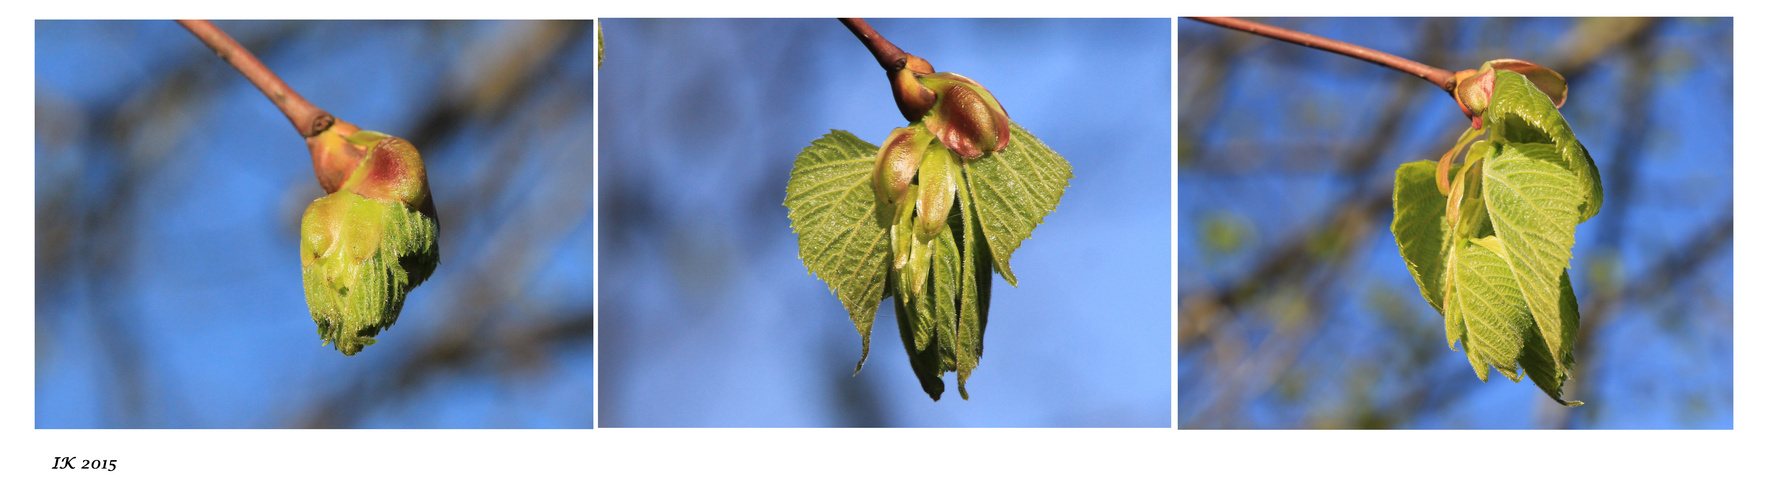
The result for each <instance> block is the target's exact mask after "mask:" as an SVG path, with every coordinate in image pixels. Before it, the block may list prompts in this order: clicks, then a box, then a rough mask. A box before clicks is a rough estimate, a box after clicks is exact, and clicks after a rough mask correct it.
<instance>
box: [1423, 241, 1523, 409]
mask: <svg viewBox="0 0 1767 500" xmlns="http://www.w3.org/2000/svg"><path fill="white" fill-rule="evenodd" d="M1500 251H1502V243H1501V242H1498V241H1496V239H1495V238H1484V239H1481V240H1476V241H1472V242H1463V243H1459V244H1458V246H1457V247H1456V248H1455V256H1454V263H1453V267H1454V290H1453V291H1452V292H1451V293H1450V294H1449V300H1448V304H1447V305H1448V307H1449V309H1450V312H1449V313H1448V314H1446V315H1445V316H1446V318H1447V319H1448V320H1449V321H1448V323H1447V329H1448V331H1449V333H1450V334H1454V333H1459V334H1460V336H1459V340H1460V341H1461V344H1462V346H1463V347H1464V348H1465V349H1466V353H1467V359H1468V360H1469V361H1471V362H1472V364H1473V369H1474V370H1476V371H1477V372H1478V374H1479V380H1485V379H1486V371H1485V365H1486V364H1489V365H1491V366H1495V367H1497V371H1500V372H1503V375H1504V376H1506V377H1509V379H1510V380H1518V381H1519V380H1521V377H1520V375H1519V374H1517V373H1516V369H1517V364H1516V361H1517V358H1520V357H1521V352H1522V345H1523V343H1524V342H1525V341H1526V340H1525V339H1526V336H1527V335H1528V334H1529V332H1530V331H1531V330H1533V327H1534V319H1533V316H1531V315H1529V313H1528V308H1527V305H1526V303H1524V302H1523V301H1522V293H1521V288H1520V287H1519V286H1518V285H1517V284H1516V280H1515V275H1514V274H1513V273H1511V272H1510V270H1509V263H1508V262H1507V261H1506V260H1505V259H1504V258H1503V256H1502V255H1501V254H1499V253H1498V252H1500ZM1449 347H1453V340H1450V341H1449Z"/></svg>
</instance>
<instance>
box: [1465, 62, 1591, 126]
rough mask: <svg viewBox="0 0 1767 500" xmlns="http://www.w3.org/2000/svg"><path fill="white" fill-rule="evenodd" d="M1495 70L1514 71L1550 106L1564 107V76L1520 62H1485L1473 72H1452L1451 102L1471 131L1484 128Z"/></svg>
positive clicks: (1566, 95)
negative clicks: (1466, 120)
mask: <svg viewBox="0 0 1767 500" xmlns="http://www.w3.org/2000/svg"><path fill="white" fill-rule="evenodd" d="M1499 70H1502V71H1514V72H1516V73H1519V74H1521V75H1522V76H1523V77H1526V78H1527V79H1528V82H1529V83H1532V84H1534V88H1535V89H1537V90H1539V91H1540V93H1542V94H1546V97H1547V98H1550V99H1552V106H1553V107H1562V106H1564V104H1565V99H1566V98H1568V97H1569V94H1570V86H1569V85H1568V84H1567V83H1565V77H1564V76H1563V75H1559V74H1558V72H1556V71H1553V70H1551V69H1547V68H1546V67H1545V66H1541V65H1538V64H1534V63H1531V62H1527V61H1523V60H1520V59H1493V60H1490V61H1485V64H1483V65H1481V66H1479V69H1477V70H1470V69H1467V70H1460V71H1459V72H1456V73H1454V82H1455V83H1454V101H1455V102H1456V103H1458V104H1459V105H1460V112H1461V113H1464V114H1466V116H1467V118H1471V119H1472V122H1473V128H1484V114H1485V109H1486V108H1488V107H1490V104H1491V93H1492V91H1493V90H1495V89H1494V88H1493V87H1494V86H1495V84H1496V80H1497V71H1499Z"/></svg>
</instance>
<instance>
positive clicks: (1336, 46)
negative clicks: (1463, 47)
mask: <svg viewBox="0 0 1767 500" xmlns="http://www.w3.org/2000/svg"><path fill="white" fill-rule="evenodd" d="M1190 19H1194V20H1197V21H1202V22H1205V23H1209V24H1213V25H1216V26H1220V27H1223V28H1228V29H1234V30H1239V31H1244V32H1246V33H1251V34H1253V35H1259V36H1264V37H1269V38H1273V39H1276V40H1281V41H1284V42H1288V43H1292V44H1295V45H1300V46H1302V47H1307V48H1312V49H1319V50H1323V51H1326V52H1331V53H1335V54H1341V55H1345V56H1349V57H1353V58H1356V59H1361V60H1364V61H1368V62H1371V63H1374V64H1378V65H1381V66H1386V67H1388V68H1392V69H1395V70H1398V71H1400V72H1403V73H1405V74H1409V75H1412V76H1415V77H1418V78H1422V79H1424V80H1426V81H1428V82H1430V83H1431V84H1434V85H1435V86H1437V87H1440V88H1441V89H1442V90H1444V91H1447V92H1448V93H1449V94H1453V93H1454V72H1453V71H1448V70H1445V69H1442V68H1437V67H1435V66H1430V65H1428V64H1424V63H1420V62H1417V61H1413V60H1410V59H1406V58H1403V57H1399V56H1395V55H1392V54H1388V53H1386V52H1381V51H1378V50H1374V49H1370V48H1367V47H1363V46H1360V45H1356V44H1352V43H1345V42H1340V41H1337V40H1332V39H1330V38H1325V37H1322V36H1318V35H1312V34H1308V33H1302V32H1299V31H1294V30H1289V29H1283V28H1278V27H1275V26H1271V25H1268V24H1264V23H1259V22H1254V21H1247V20H1244V19H1236V18H1232V17H1192V18H1190ZM886 43H887V42H886Z"/></svg>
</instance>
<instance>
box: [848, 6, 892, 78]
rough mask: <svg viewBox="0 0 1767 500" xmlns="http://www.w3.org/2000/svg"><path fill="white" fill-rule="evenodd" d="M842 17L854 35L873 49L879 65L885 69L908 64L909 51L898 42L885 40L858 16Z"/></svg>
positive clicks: (888, 69)
mask: <svg viewBox="0 0 1767 500" xmlns="http://www.w3.org/2000/svg"><path fill="white" fill-rule="evenodd" d="M840 19H841V24H845V25H847V29H848V30H852V32H853V36H856V37H859V43H863V44H865V48H866V49H869V50H870V51H871V55H872V57H876V58H877V65H878V66H883V69H884V71H895V70H899V69H902V67H903V66H906V65H907V64H908V52H906V51H904V50H902V49H901V48H900V47H896V44H893V43H890V41H889V40H885V39H884V37H883V35H880V34H878V33H877V30H874V29H871V24H869V23H866V22H865V20H864V19H860V18H857V17H843V18H840Z"/></svg>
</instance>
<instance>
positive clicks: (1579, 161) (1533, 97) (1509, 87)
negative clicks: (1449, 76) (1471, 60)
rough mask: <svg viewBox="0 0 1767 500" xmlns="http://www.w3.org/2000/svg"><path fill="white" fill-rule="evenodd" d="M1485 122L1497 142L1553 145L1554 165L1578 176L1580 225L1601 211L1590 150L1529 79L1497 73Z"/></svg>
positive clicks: (1598, 183) (1597, 177)
mask: <svg viewBox="0 0 1767 500" xmlns="http://www.w3.org/2000/svg"><path fill="white" fill-rule="evenodd" d="M1484 120H1485V123H1486V126H1487V127H1490V129H1491V140H1492V142H1496V143H1538V144H1548V145H1551V147H1552V151H1553V152H1554V153H1555V154H1556V156H1557V157H1558V159H1559V161H1556V162H1553V163H1554V164H1556V165H1559V166H1560V167H1561V168H1564V169H1566V170H1567V171H1569V172H1570V173H1571V174H1572V175H1574V176H1575V179H1576V181H1577V186H1578V188H1579V189H1578V196H1577V197H1576V198H1575V200H1576V201H1577V203H1576V205H1575V206H1576V208H1577V213H1578V218H1577V222H1582V221H1586V220H1589V218H1590V217H1594V216H1595V214H1596V213H1597V212H1600V211H1601V201H1602V191H1601V172H1600V171H1599V170H1597V169H1596V167H1595V160H1593V159H1591V158H1590V157H1589V150H1587V149H1584V148H1583V143H1581V142H1578V141H1577V135H1576V134H1575V133H1572V132H1571V126H1570V124H1568V123H1566V122H1565V118H1564V115H1561V114H1559V112H1558V108H1557V107H1554V106H1553V105H1552V98H1551V97H1547V96H1546V94H1543V93H1541V92H1540V90H1539V89H1537V88H1535V87H1534V84H1533V83H1531V82H1529V81H1528V79H1527V77H1525V76H1522V75H1521V74H1519V73H1516V72H1513V71H1507V70H1499V71H1497V83H1496V86H1495V87H1494V88H1493V89H1492V91H1491V107H1490V109H1488V110H1486V111H1485V114H1484Z"/></svg>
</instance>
